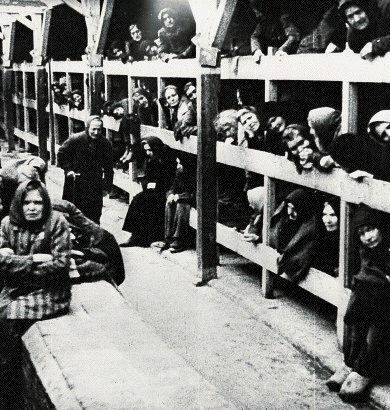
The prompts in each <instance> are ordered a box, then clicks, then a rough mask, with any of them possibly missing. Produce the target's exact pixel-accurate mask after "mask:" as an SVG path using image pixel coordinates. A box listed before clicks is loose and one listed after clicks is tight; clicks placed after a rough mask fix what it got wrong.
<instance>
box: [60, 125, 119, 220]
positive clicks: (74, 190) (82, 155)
mask: <svg viewBox="0 0 390 410" xmlns="http://www.w3.org/2000/svg"><path fill="white" fill-rule="evenodd" d="M57 162H58V166H60V167H61V168H62V169H63V170H64V171H65V184H64V191H63V196H62V198H63V199H66V200H68V201H70V202H72V203H74V204H75V205H76V206H77V208H79V209H80V210H81V211H82V212H83V214H84V215H85V216H86V217H87V218H89V219H92V220H93V221H94V222H96V223H99V221H100V216H101V213H102V207H103V188H105V189H106V190H107V191H110V190H111V188H112V182H113V177H114V171H113V152H112V147H111V144H110V142H109V141H108V140H107V139H106V138H104V137H99V138H98V139H92V138H90V137H89V136H88V134H87V132H82V133H80V134H76V135H74V136H71V137H69V138H68V139H67V140H66V141H65V142H64V143H63V144H62V146H61V147H60V148H59V150H58V154H57ZM69 171H74V172H75V173H77V174H80V175H79V176H76V178H75V179H74V178H72V177H67V176H66V174H67V173H68V172H69ZM103 174H104V179H103Z"/></svg>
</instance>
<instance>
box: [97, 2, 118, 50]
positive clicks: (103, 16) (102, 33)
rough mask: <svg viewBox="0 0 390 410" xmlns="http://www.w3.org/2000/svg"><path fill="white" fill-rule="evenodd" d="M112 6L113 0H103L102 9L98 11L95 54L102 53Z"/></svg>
mask: <svg viewBox="0 0 390 410" xmlns="http://www.w3.org/2000/svg"><path fill="white" fill-rule="evenodd" d="M113 8H114V1H113V0H104V3H103V7H102V11H101V13H100V21H99V27H98V32H97V41H96V49H95V52H96V53H97V54H103V53H104V49H105V46H106V41H107V34H108V29H109V27H110V21H111V17H112V10H113Z"/></svg>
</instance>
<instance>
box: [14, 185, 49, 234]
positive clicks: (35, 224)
mask: <svg viewBox="0 0 390 410" xmlns="http://www.w3.org/2000/svg"><path fill="white" fill-rule="evenodd" d="M33 190H38V191H39V193H40V194H41V197H42V200H43V212H42V219H40V220H39V221H27V220H26V218H25V216H24V213H23V201H24V199H25V198H26V195H27V192H29V191H33ZM51 212H52V207H51V202H50V197H49V193H48V192H47V189H46V187H45V186H44V185H43V184H42V183H41V182H40V181H38V180H32V181H26V182H22V183H21V184H19V186H18V188H17V190H16V192H15V196H14V199H13V200H12V202H11V207H10V210H9V218H10V221H11V223H12V224H14V225H17V226H21V227H24V228H27V229H28V230H35V229H38V228H40V227H42V225H43V224H44V223H45V222H46V221H47V220H48V219H49V216H50V215H51Z"/></svg>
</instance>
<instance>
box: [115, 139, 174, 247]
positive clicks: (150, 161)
mask: <svg viewBox="0 0 390 410" xmlns="http://www.w3.org/2000/svg"><path fill="white" fill-rule="evenodd" d="M141 145H142V147H143V150H144V152H145V154H146V160H145V161H144V164H143V176H141V177H140V183H141V185H142V188H143V191H142V192H140V193H139V194H137V195H136V196H135V197H134V198H133V200H132V201H131V203H130V205H129V209H128V211H127V214H126V218H125V222H124V224H123V228H122V229H123V230H124V231H127V232H130V233H131V236H130V238H129V239H128V240H127V241H126V242H124V243H122V244H121V245H120V246H122V247H129V246H149V245H150V244H151V243H152V242H154V241H159V240H162V239H163V238H164V217H165V202H166V198H167V193H168V191H169V189H170V187H171V186H172V183H173V181H174V178H175V175H176V170H177V159H176V155H175V154H174V151H173V150H172V149H171V148H170V147H169V146H168V145H165V144H164V143H163V142H162V141H161V140H160V139H159V138H158V137H154V136H149V137H145V138H143V139H142V141H141Z"/></svg>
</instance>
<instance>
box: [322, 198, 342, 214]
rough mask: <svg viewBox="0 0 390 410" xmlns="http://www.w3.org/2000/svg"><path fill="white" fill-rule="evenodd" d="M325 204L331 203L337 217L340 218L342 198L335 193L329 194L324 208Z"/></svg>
mask: <svg viewBox="0 0 390 410" xmlns="http://www.w3.org/2000/svg"><path fill="white" fill-rule="evenodd" d="M325 204H329V205H330V206H331V207H332V209H333V210H334V213H335V214H336V216H337V218H339V220H340V198H338V197H337V196H334V195H332V196H328V197H326V198H325V200H324V208H325Z"/></svg>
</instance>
